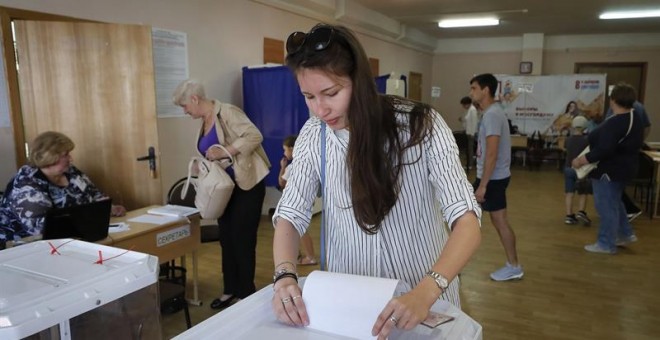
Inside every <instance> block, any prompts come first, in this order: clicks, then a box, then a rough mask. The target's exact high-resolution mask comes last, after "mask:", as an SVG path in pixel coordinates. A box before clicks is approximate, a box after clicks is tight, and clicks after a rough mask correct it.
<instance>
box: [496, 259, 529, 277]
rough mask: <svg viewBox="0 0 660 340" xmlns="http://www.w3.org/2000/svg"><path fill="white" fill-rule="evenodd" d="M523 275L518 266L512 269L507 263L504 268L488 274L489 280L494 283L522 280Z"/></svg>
mask: <svg viewBox="0 0 660 340" xmlns="http://www.w3.org/2000/svg"><path fill="white" fill-rule="evenodd" d="M523 274H524V273H523V270H522V267H521V266H520V265H519V266H517V267H514V266H512V265H511V264H509V263H508V262H507V263H506V266H504V267H502V268H500V269H498V270H496V271H494V272H492V273H490V278H491V279H493V280H494V281H509V280H520V279H522V277H523Z"/></svg>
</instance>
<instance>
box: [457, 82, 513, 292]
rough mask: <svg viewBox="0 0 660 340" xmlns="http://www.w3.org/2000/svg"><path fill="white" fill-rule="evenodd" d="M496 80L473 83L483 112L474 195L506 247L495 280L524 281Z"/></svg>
mask: <svg viewBox="0 0 660 340" xmlns="http://www.w3.org/2000/svg"><path fill="white" fill-rule="evenodd" d="M496 90H497V78H495V77H494V76H493V75H492V74H490V73H485V74H480V75H477V76H475V77H473V78H472V79H471V80H470V97H472V100H473V101H474V102H477V103H479V105H480V106H481V108H482V109H483V110H484V113H483V116H482V118H481V122H480V123H479V140H478V144H477V179H476V181H475V182H474V184H473V186H474V195H475V196H476V198H477V202H479V203H481V208H482V209H483V210H484V211H488V212H489V213H490V219H491V221H492V222H493V226H494V227H495V230H497V234H498V235H499V237H500V241H501V242H502V245H503V246H504V252H505V253H506V258H507V262H506V265H505V266H504V267H502V268H500V269H498V270H496V271H494V272H492V273H491V274H490V278H491V279H493V280H495V281H507V280H515V279H521V278H522V277H523V275H524V272H523V269H522V266H520V264H519V263H518V251H517V250H516V235H515V233H514V232H513V229H511V226H510V225H509V221H508V218H507V204H506V188H507V187H508V186H509V181H510V180H511V169H510V166H511V135H510V134H509V124H508V121H507V118H506V115H505V114H504V111H502V108H501V107H500V106H499V105H498V104H497V103H495V91H496Z"/></svg>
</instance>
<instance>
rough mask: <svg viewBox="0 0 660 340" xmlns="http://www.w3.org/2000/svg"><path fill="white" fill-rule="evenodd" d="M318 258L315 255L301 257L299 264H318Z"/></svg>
mask: <svg viewBox="0 0 660 340" xmlns="http://www.w3.org/2000/svg"><path fill="white" fill-rule="evenodd" d="M317 264H318V262H316V259H315V258H313V257H301V258H299V259H298V265H300V266H314V265H317Z"/></svg>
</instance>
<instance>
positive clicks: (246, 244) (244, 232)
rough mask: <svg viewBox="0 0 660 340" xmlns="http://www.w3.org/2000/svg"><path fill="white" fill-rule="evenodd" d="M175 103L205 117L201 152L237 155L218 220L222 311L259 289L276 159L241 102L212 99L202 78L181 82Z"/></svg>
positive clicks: (219, 305)
mask: <svg viewBox="0 0 660 340" xmlns="http://www.w3.org/2000/svg"><path fill="white" fill-rule="evenodd" d="M173 101H174V104H175V105H177V106H181V107H182V108H183V111H184V112H185V113H186V114H187V115H189V116H190V117H192V118H193V119H200V120H201V121H202V124H201V126H200V129H199V132H198V134H197V138H196V143H195V150H196V152H197V153H199V154H201V155H202V156H203V157H206V159H209V160H213V161H219V160H222V159H225V158H228V157H230V156H231V157H233V159H234V163H233V164H232V166H231V167H229V168H227V173H229V175H230V176H231V177H232V179H233V180H234V182H235V183H236V185H235V186H234V190H233V191H232V194H231V198H230V199H229V203H228V204H227V207H226V208H225V212H224V213H223V215H222V216H220V218H218V226H219V228H220V234H219V236H220V245H221V247H222V274H223V281H224V286H223V289H224V293H223V295H222V296H220V297H219V298H217V299H215V300H213V302H211V308H213V309H222V308H225V307H228V306H230V305H231V304H232V303H233V302H235V301H236V300H239V299H244V298H246V297H248V296H249V295H250V294H252V293H254V292H255V291H256V286H255V285H254V272H255V266H256V248H257V228H258V227H259V220H260V218H261V206H262V205H263V202H264V197H265V195H266V186H265V184H264V177H266V175H268V172H269V168H270V162H269V161H268V157H267V156H266V152H265V151H264V149H263V147H262V146H261V142H262V141H263V136H262V135H261V132H259V129H257V127H256V126H254V124H253V123H252V122H251V121H250V119H249V118H248V117H247V116H246V115H245V113H244V112H243V111H242V110H241V109H239V108H238V107H236V106H233V105H230V104H225V103H221V102H220V101H218V100H215V99H209V98H207V97H206V93H205V91H204V87H203V85H202V84H201V83H199V82H198V81H196V80H192V79H188V80H185V81H183V82H181V84H179V86H178V87H177V88H176V90H175V91H174V94H173ZM214 144H221V145H222V146H224V147H225V149H226V150H227V151H228V152H229V153H230V154H229V155H228V154H226V152H225V150H222V149H220V148H212V147H211V146H212V145H214Z"/></svg>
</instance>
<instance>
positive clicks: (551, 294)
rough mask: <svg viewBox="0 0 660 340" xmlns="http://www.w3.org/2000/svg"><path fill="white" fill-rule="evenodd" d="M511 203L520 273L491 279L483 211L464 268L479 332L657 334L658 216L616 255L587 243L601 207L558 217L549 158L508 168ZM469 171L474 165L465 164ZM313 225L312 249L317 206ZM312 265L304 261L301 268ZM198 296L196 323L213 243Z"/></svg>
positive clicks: (217, 275)
mask: <svg viewBox="0 0 660 340" xmlns="http://www.w3.org/2000/svg"><path fill="white" fill-rule="evenodd" d="M512 171H513V175H512V180H511V184H510V187H509V190H508V199H509V202H508V213H509V219H510V222H511V226H512V228H513V229H514V231H515V233H516V236H517V238H518V253H519V258H520V261H521V263H522V265H523V267H524V270H525V276H524V278H523V279H522V280H520V281H515V282H494V281H491V280H490V278H489V276H488V275H489V273H490V272H492V271H494V270H495V269H497V268H499V267H500V266H502V265H503V264H504V262H505V258H504V251H503V250H502V246H501V245H500V243H499V240H498V238H497V234H496V232H495V231H494V229H493V226H492V224H491V222H490V219H489V218H488V217H487V216H485V217H484V218H483V221H482V233H483V235H482V237H483V240H482V245H481V247H480V249H479V250H478V251H477V253H476V254H475V255H474V257H473V258H472V260H471V261H470V263H469V264H468V265H467V267H466V268H465V269H464V270H463V273H462V275H461V280H462V286H461V294H462V303H463V310H464V311H465V312H466V313H468V314H469V315H470V316H471V317H472V318H474V319H475V320H476V321H477V322H479V323H480V324H481V325H482V326H483V329H484V339H658V338H660V220H657V219H656V220H654V221H652V220H650V219H649V218H648V214H645V215H642V216H640V217H638V218H637V219H636V220H635V221H634V223H633V225H634V229H635V232H636V234H637V236H638V237H639V242H637V243H635V244H633V245H631V246H630V247H629V248H619V253H618V254H617V255H614V256H612V255H601V254H592V253H587V252H586V251H584V250H583V246H584V245H585V244H588V243H592V242H594V241H595V239H596V234H597V231H598V223H599V220H598V216H597V214H596V212H595V210H594V208H593V200H592V199H591V198H590V200H589V205H588V208H587V212H588V214H589V215H590V216H591V217H592V219H593V224H592V226H591V227H584V226H580V225H565V224H564V208H563V201H564V194H563V175H562V173H561V172H559V171H557V170H556V169H552V168H551V166H550V165H544V166H543V168H542V169H541V170H540V171H528V170H525V169H522V168H514V169H513V170H512ZM471 175H472V176H473V175H474V171H472V173H471ZM313 223H314V226H313V227H312V229H311V232H312V236H313V238H314V239H315V240H316V242H317V249H318V232H319V228H318V223H319V218H318V216H317V217H315V218H314V222H313ZM272 235H273V228H272V227H271V224H270V220H269V219H268V218H264V219H263V220H262V224H261V226H260V229H259V240H258V249H257V252H258V254H257V256H258V262H257V277H256V284H257V288H258V289H259V288H262V287H265V286H266V285H268V284H269V283H270V282H271V280H272V272H273V263H272ZM313 269H318V267H301V269H300V270H299V271H300V272H301V273H302V274H303V275H305V274H306V273H309V271H311V270H313ZM200 278H201V282H200V296H201V298H202V300H203V301H204V305H202V306H200V307H195V306H191V307H190V310H191V315H192V321H193V325H194V324H197V323H199V322H201V321H203V320H204V319H206V318H208V317H210V316H212V315H213V314H214V313H215V311H214V310H211V309H210V308H209V304H210V302H211V300H212V299H213V298H215V297H217V296H218V295H219V294H220V293H221V291H222V284H221V270H220V246H219V245H218V244H216V243H209V244H204V245H203V246H202V249H201V251H200ZM162 322H163V324H162V326H163V333H164V336H165V337H166V338H171V337H173V336H175V335H176V334H179V333H180V332H182V331H184V330H185V322H184V317H183V313H177V314H173V315H166V316H164V317H163V320H162Z"/></svg>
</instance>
